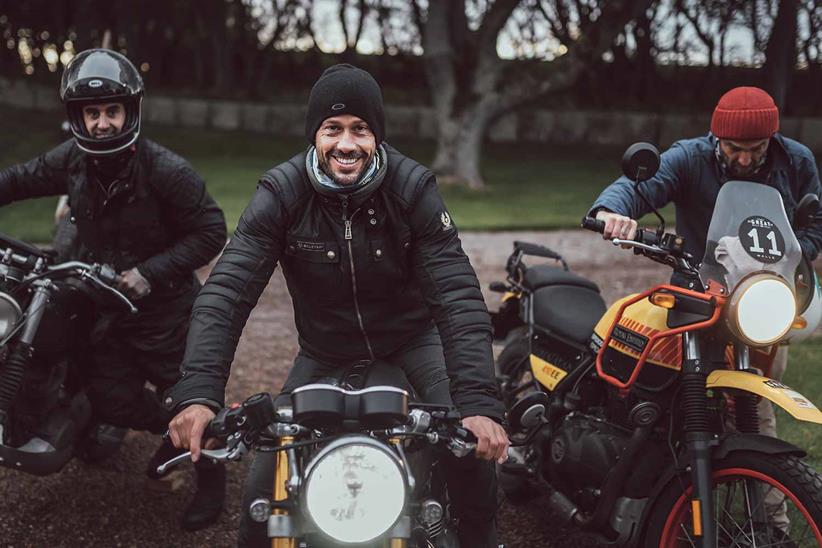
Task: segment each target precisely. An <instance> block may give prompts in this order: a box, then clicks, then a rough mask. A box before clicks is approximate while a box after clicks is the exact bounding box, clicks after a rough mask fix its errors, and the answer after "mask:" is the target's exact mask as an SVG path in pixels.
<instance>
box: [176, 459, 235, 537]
mask: <svg viewBox="0 0 822 548" xmlns="http://www.w3.org/2000/svg"><path fill="white" fill-rule="evenodd" d="M195 470H196V471H197V491H196V492H195V493H194V497H192V499H191V502H189V503H188V506H187V507H186V509H185V512H184V513H183V515H182V516H181V517H180V527H182V528H183V529H185V530H186V531H197V530H199V529H203V528H205V527H208V526H209V525H211V524H213V523H214V522H215V521H216V520H217V516H219V515H220V512H221V511H222V510H223V499H225V466H224V465H222V464H214V463H211V462H198V463H197V464H196V465H195Z"/></svg>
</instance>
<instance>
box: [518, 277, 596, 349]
mask: <svg viewBox="0 0 822 548" xmlns="http://www.w3.org/2000/svg"><path fill="white" fill-rule="evenodd" d="M594 288H596V285H594ZM605 308H606V307H605V301H603V300H602V297H601V296H600V295H599V292H598V290H597V289H593V290H592V289H591V287H590V286H589V285H586V286H569V285H549V286H545V287H541V288H540V289H537V290H536V291H535V292H534V323H536V324H537V325H538V326H540V327H542V328H544V329H546V330H548V331H549V332H551V333H554V334H556V335H559V336H561V337H567V338H568V339H571V340H572V341H574V342H576V343H579V344H582V345H584V344H587V343H588V340H589V339H590V338H591V334H592V333H593V332H594V326H595V325H596V323H597V322H598V321H599V319H600V318H601V317H602V315H603V314H605Z"/></svg>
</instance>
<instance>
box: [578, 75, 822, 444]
mask: <svg viewBox="0 0 822 548" xmlns="http://www.w3.org/2000/svg"><path fill="white" fill-rule="evenodd" d="M778 131H779V110H778V109H777V107H776V104H774V101H773V99H772V98H771V96H770V95H768V94H767V93H766V92H765V91H764V90H761V89H759V88H755V87H738V88H734V89H732V90H730V91H729V92H727V93H726V94H725V95H723V96H722V97H721V98H720V99H719V102H718V103H717V105H716V108H715V109H714V113H713V116H712V118H711V132H710V133H709V134H708V135H706V136H704V137H697V138H695V139H686V140H682V141H677V142H676V143H674V144H673V146H671V148H670V149H668V150H667V151H666V152H664V153H663V154H662V158H661V164H660V167H659V171H658V172H657V174H656V175H655V176H654V177H652V178H651V179H649V180H648V181H645V182H643V183H642V189H643V191H644V193H645V194H646V196H648V198H649V199H650V200H651V201H652V202H653V204H654V206H655V207H657V208H661V207H663V206H664V205H666V204H668V203H670V202H674V204H676V228H677V232H678V233H679V234H681V235H683V236H685V241H686V245H685V248H686V251H688V252H689V253H691V254H692V255H693V256H694V257H702V256H704V255H705V242H706V240H707V235H708V225H709V224H710V222H711V215H712V214H713V209H714V204H715V202H716V197H717V194H718V193H719V188H720V186H721V185H722V184H723V183H724V182H725V181H727V180H729V179H734V180H743V181H746V180H747V181H752V182H754V183H760V184H765V185H768V186H772V187H774V188H776V189H777V190H778V191H779V193H780V194H781V195H782V201H783V202H784V204H785V211H786V213H787V214H788V218H789V219H790V220H791V221H793V217H794V213H795V211H796V206H797V203H798V202H799V200H800V199H801V198H802V197H803V196H804V195H805V194H809V193H812V194H816V195H817V196H822V188H820V183H819V173H818V170H817V168H816V161H815V160H814V157H813V154H812V153H811V151H810V150H808V148H807V147H805V146H804V145H802V144H801V143H798V142H797V141H794V140H792V139H788V138H787V137H784V136H782V135H781V134H779V133H777V132H778ZM741 198H742V199H744V197H741ZM649 211H650V210H649V208H648V206H647V205H646V204H645V203H644V202H643V201H642V200H641V199H640V198H639V197H638V196H637V194H636V192H635V191H634V189H633V183H632V182H631V181H630V180H628V179H627V178H625V177H621V178H620V179H618V180H617V181H615V182H614V183H613V184H611V185H610V186H609V187H608V188H606V189H605V190H604V191H603V192H602V194H600V196H599V198H597V200H596V202H594V205H593V207H592V208H591V211H590V213H589V215H592V216H593V215H595V216H596V218H597V219H600V220H603V221H605V231H604V233H603V235H604V236H605V238H614V237H620V238H628V239H631V238H633V237H634V235H635V234H636V228H637V223H636V221H635V220H634V219H639V218H640V217H642V216H643V215H645V214H646V213H649ZM796 236H797V238H798V239H799V244H800V246H801V247H802V253H803V254H804V255H805V257H806V258H807V259H809V260H814V259H815V258H816V257H817V255H818V254H819V250H820V249H822V214H820V213H817V216H816V221H815V222H814V223H813V224H812V226H810V227H809V228H807V229H805V230H799V231H797V233H796ZM674 282H676V279H674ZM786 362H787V351H786V348H785V347H782V348H781V349H780V351H779V352H778V353H777V357H776V359H775V360H774V363H773V366H772V368H771V377H772V378H775V379H777V380H779V379H781V378H782V373H783V372H784V370H785V365H786ZM759 416H760V432H761V433H762V434H766V435H769V436H773V437H776V418H775V417H774V414H773V408H772V407H771V406H770V404H769V403H768V402H767V401H766V400H764V399H763V400H762V402H761V403H760V406H759Z"/></svg>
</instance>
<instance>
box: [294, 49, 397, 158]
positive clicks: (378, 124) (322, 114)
mask: <svg viewBox="0 0 822 548" xmlns="http://www.w3.org/2000/svg"><path fill="white" fill-rule="evenodd" d="M340 114H352V115H354V116H357V117H358V118H361V119H363V120H364V121H365V123H367V124H368V127H370V128H371V131H372V132H373V133H374V137H375V138H376V140H377V144H378V145H379V144H380V143H382V142H383V140H384V139H385V112H384V111H383V106H382V91H381V90H380V85H379V84H378V83H377V81H376V80H374V77H373V76H371V75H370V74H368V73H367V72H366V71H364V70H362V69H358V68H357V67H354V66H352V65H349V64H345V63H342V64H339V65H334V66H333V67H329V68H327V69H326V70H325V72H323V73H322V75H321V76H320V78H319V79H318V80H317V82H316V83H315V84H314V87H313V88H311V95H309V96H308V111H307V112H306V114H305V137H306V139H308V142H309V143H311V144H312V145H313V144H314V136H315V135H316V134H317V130H318V129H319V128H320V125H322V123H323V121H324V120H325V119H326V118H331V117H332V116H339V115H340Z"/></svg>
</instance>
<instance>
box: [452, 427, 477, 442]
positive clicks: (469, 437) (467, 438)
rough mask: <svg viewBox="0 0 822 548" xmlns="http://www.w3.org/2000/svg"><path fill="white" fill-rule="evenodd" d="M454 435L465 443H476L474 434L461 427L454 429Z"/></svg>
mask: <svg viewBox="0 0 822 548" xmlns="http://www.w3.org/2000/svg"><path fill="white" fill-rule="evenodd" d="M454 434H455V435H456V436H457V437H458V438H460V439H462V441H464V442H466V443H474V444H475V443H477V437H476V436H475V435H474V433H473V432H471V431H470V430H468V429H467V428H464V427H462V426H457V427H456V428H455V429H454Z"/></svg>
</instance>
